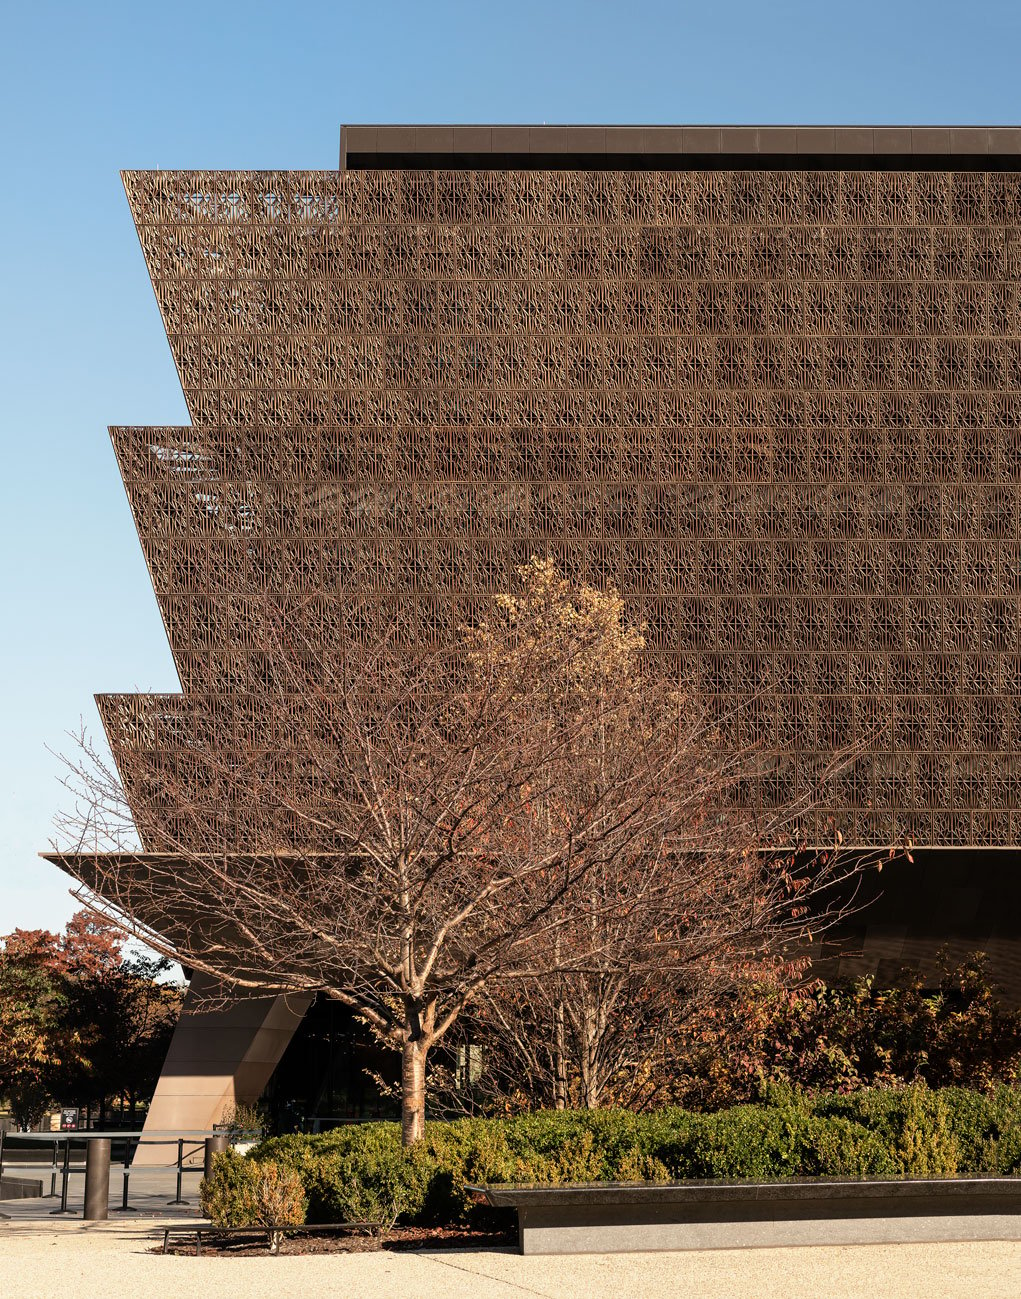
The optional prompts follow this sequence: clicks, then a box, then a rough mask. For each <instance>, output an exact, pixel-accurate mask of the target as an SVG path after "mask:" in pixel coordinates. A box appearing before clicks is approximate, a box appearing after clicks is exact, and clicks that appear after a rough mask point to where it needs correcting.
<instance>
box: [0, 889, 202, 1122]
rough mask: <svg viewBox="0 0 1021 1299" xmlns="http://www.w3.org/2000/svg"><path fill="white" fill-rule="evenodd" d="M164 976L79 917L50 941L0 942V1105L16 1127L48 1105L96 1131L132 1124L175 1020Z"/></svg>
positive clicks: (174, 992) (110, 929)
mask: <svg viewBox="0 0 1021 1299" xmlns="http://www.w3.org/2000/svg"><path fill="white" fill-rule="evenodd" d="M170 968H171V967H170V962H169V961H167V960H166V959H164V958H163V957H156V956H152V955H149V954H146V953H144V952H141V951H138V950H135V949H133V948H131V947H125V945H124V942H123V935H122V934H121V933H120V931H118V930H117V929H116V928H115V927H114V926H113V925H111V924H108V923H107V922H106V921H104V920H102V919H101V918H100V917H98V916H96V915H94V914H90V913H89V912H86V911H79V912H78V913H77V914H76V915H74V916H73V917H72V918H71V920H70V921H68V924H67V927H66V928H65V929H64V931H63V933H60V934H55V933H51V932H50V931H49V930H46V929H14V930H12V931H11V933H9V934H6V935H4V936H2V937H0V1101H2V1102H4V1103H6V1105H7V1106H8V1107H9V1108H10V1111H11V1117H12V1119H13V1121H14V1123H15V1125H16V1126H17V1127H21V1128H28V1127H31V1126H33V1125H34V1124H36V1123H38V1122H39V1120H40V1119H41V1118H42V1117H43V1115H44V1114H45V1113H46V1111H47V1110H48V1109H50V1108H51V1107H53V1106H56V1105H61V1106H64V1105H66V1106H75V1107H77V1108H79V1109H82V1110H84V1111H85V1118H86V1121H87V1122H89V1121H91V1122H92V1123H93V1124H99V1125H100V1126H102V1125H104V1124H106V1123H108V1122H111V1121H117V1122H127V1123H134V1122H135V1121H136V1119H137V1118H138V1117H139V1115H138V1110H139V1106H140V1105H143V1106H144V1105H145V1104H146V1103H147V1102H148V1100H149V1098H150V1097H151V1095H152V1092H153V1089H154V1088H155V1085H156V1080H157V1078H158V1077H159V1072H160V1069H161V1068H162V1065H163V1061H164V1058H165V1056H166V1052H167V1047H168V1045H169V1042H170V1035H171V1034H172V1032H173V1030H174V1025H175V1024H176V1022H177V1017H178V1014H179V1012H180V1006H181V989H180V987H179V986H178V985H177V984H175V983H173V982H171V981H168V980H167V979H166V977H165V976H166V974H167V972H168V971H169V970H170Z"/></svg>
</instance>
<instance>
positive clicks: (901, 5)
mask: <svg viewBox="0 0 1021 1299" xmlns="http://www.w3.org/2000/svg"><path fill="white" fill-rule="evenodd" d="M1019 12H1021V11H1019V10H1018V8H1017V6H1016V4H1011V3H983V0H975V2H974V3H972V4H970V5H965V4H964V3H962V2H961V0H958V2H957V3H955V4H947V3H942V2H941V0H929V2H928V3H922V2H921V0H885V3H875V2H874V0H857V2H856V3H845V4H831V3H826V2H825V0H811V2H808V3H803V2H799V3H783V2H782V0H780V2H778V3H774V4H763V3H760V2H757V3H744V2H743V3H726V2H724V0H709V2H706V0H703V2H702V3H699V4H692V3H688V0H675V2H674V3H652V2H651V0H626V2H625V0H620V2H619V3H604V2H602V0H580V2H574V0H572V2H571V3H563V2H558V0H545V2H544V3H538V4H537V3H531V0H527V2H526V0H508V2H506V3H487V0H474V2H470V3H443V2H442V0H433V2H432V3H424V2H422V0H419V2H418V3H409V2H407V0H400V2H389V3H388V2H387V0H375V2H372V0H369V2H368V3H360V4H350V3H345V2H344V0H335V3H307V2H304V0H291V2H290V3H286V4H285V3H283V0H278V3H276V4H265V3H260V0H247V2H246V3H243V4H242V3H225V2H223V0H204V3H195V2H194V0H167V2H166V3H158V2H157V3H148V4H147V3H138V2H137V0H135V2H134V3H131V4H120V3H110V2H109V0H95V2H94V3H93V4H91V5H85V4H81V3H69V2H66V3H62V4H54V3H47V0H34V3H31V4H21V5H11V6H9V7H8V9H7V11H6V16H5V19H4V22H3V27H2V47H0V105H2V123H3V126H2V141H3V144H2V163H3V165H2V168H0V176H2V178H3V186H4V193H3V195H2V202H0V258H2V263H0V412H2V414H0V431H2V437H3V458H2V461H0V492H2V520H3V530H4V533H3V551H2V577H0V581H2V591H0V597H2V598H0V618H2V622H0V626H2V629H3V634H2V637H0V688H2V689H3V692H4V694H3V705H2V712H0V718H2V726H3V736H2V744H0V791H2V794H0V933H2V932H6V931H7V930H9V929H10V928H12V927H13V926H15V925H23V926H37V925H44V924H45V925H49V926H57V925H60V924H62V923H63V921H64V920H65V919H66V918H67V916H68V915H69V914H70V911H71V910H72V905H73V904H72V903H71V901H70V899H69V898H68V896H67V886H66V882H65V881H64V878H63V876H61V875H60V873H59V872H58V871H56V870H55V869H53V868H51V867H49V866H47V865H45V864H44V863H42V862H40V861H39V860H38V858H37V857H36V853H37V851H38V850H39V849H41V848H45V847H46V846H47V844H48V841H49V836H50V821H51V818H52V815H53V812H54V810H55V808H56V807H57V805H58V803H59V801H60V798H61V790H60V789H59V787H58V785H57V783H56V773H57V765H56V763H55V761H54V760H53V759H52V758H51V757H50V755H49V754H48V753H47V751H46V745H51V746H56V747H58V748H59V747H61V744H62V736H63V732H64V731H65V730H66V728H68V727H74V726H75V725H76V724H77V722H78V720H79V718H80V717H84V718H85V720H86V722H87V723H88V724H89V725H90V726H93V727H97V728H98V722H97V721H96V718H95V714H94V710H93V706H92V694H93V692H94V691H97V690H99V691H102V690H133V689H142V690H150V689H151V690H168V689H169V690H173V689H176V688H177V680H176V676H175V673H174V669H173V665H172V663H171V658H170V654H169V652H168V650H167V646H166V643H165V640H164V637H163V633H162V628H161V625H160V619H159V615H158V613H157V609H156V603H155V601H154V599H153V596H152V591H151V588H150V586H149V580H148V576H147V574H146V570H145V566H144V564H143V561H142V556H141V552H140V550H139V547H138V544H137V541H136V538H135V533H134V528H133V525H132V522H131V518H130V515H129V513H128V509H127V506H126V504H125V501H124V496H123V492H122V490H121V486H120V480H119V477H118V474H117V469H116V466H115V464H114V460H113V456H112V454H111V452H110V448H109V444H108V440H107V434H106V426H107V425H108V424H134V423H138V424H159V423H184V422H186V419H187V416H186V412H185V406H184V401H183V399H182V397H181V392H180V388H179V386H178V383H177V378H176V373H175V371H174V368H173V365H172V363H171V359H170V352H169V349H168V347H167V343H166V339H165V337H164V334H163V329H162V326H161V323H160V319H159V315H158V312H157V310H156V306H155V302H154V300H153V296H152V291H151V289H150V286H149V280H148V276H147V274H146V271H145V267H144V265H143V262H142V256H141V253H140V252H139V249H138V244H137V242H136V239H135V235H134V231H133V229H132V225H131V221H130V219H129V216H128V209H127V204H126V202H125V200H124V195H123V192H122V190H121V185H120V181H119V178H118V172H119V170H120V169H121V168H122V167H202V168H212V167H314V168H321V167H333V166H336V164H337V155H338V138H339V128H340V124H341V123H342V122H360V121H361V122H473V121H474V122H508V121H509V122H528V123H539V122H544V121H545V122H579V123H581V122H620V123H628V122H646V123H655V122H667V123H677V122H683V123H697V122H779V123H782V122H826V123H843V122H856V123H873V122H903V121H909V122H917V123H928V122H939V123H945V122H952V123H963V124H969V123H996V124H1004V123H1007V124H1015V123H1018V122H1021V102H1019V99H1021V91H1019V79H1018V54H1019V46H1018V35H1019V26H1021V16H1019Z"/></svg>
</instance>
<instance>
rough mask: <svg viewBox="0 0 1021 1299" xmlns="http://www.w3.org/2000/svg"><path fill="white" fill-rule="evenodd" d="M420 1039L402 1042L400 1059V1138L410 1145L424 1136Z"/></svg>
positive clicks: (423, 1048) (423, 1051)
mask: <svg viewBox="0 0 1021 1299" xmlns="http://www.w3.org/2000/svg"><path fill="white" fill-rule="evenodd" d="M428 1050H429V1048H428V1046H427V1045H426V1043H424V1042H423V1041H422V1040H421V1039H417V1040H416V1039H411V1040H409V1041H407V1042H405V1043H404V1052H403V1057H402V1059H401V1140H402V1141H403V1143H404V1144H405V1145H406V1146H412V1145H414V1144H415V1142H416V1141H421V1140H422V1138H423V1137H424V1136H425V1057H426V1053H427V1051H428Z"/></svg>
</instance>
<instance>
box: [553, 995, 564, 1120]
mask: <svg viewBox="0 0 1021 1299" xmlns="http://www.w3.org/2000/svg"><path fill="white" fill-rule="evenodd" d="M553 1026H554V1031H553V1104H554V1106H555V1108H556V1109H558V1110H566V1109H567V1042H566V1033H565V1031H564V1003H563V1000H562V998H561V997H559V996H558V997H557V1001H556V1005H555V1006H554V1008H553Z"/></svg>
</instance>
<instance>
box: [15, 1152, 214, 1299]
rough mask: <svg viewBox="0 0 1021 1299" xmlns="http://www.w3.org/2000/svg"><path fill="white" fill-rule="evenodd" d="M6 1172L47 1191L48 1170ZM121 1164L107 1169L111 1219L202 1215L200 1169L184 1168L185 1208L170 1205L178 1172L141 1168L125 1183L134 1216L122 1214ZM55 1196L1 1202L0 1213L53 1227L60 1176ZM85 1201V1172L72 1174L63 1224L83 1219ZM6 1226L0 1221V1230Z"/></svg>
mask: <svg viewBox="0 0 1021 1299" xmlns="http://www.w3.org/2000/svg"><path fill="white" fill-rule="evenodd" d="M5 1172H7V1173H9V1174H10V1175H11V1176H12V1177H30V1178H35V1179H36V1180H38V1179H40V1178H41V1179H42V1183H43V1189H44V1190H45V1191H48V1190H49V1189H50V1170H49V1168H48V1167H45V1168H32V1167H28V1166H25V1165H15V1166H13V1167H8V1168H6V1169H5ZM122 1173H123V1165H121V1164H113V1165H112V1166H111V1168H110V1216H111V1219H112V1220H116V1219H117V1218H123V1219H127V1218H129V1217H130V1218H156V1219H160V1220H161V1221H169V1220H174V1219H181V1220H182V1221H184V1222H187V1221H189V1220H193V1219H198V1218H201V1216H202V1211H201V1210H200V1209H199V1182H200V1181H201V1180H202V1171H201V1169H196V1170H189V1169H185V1172H184V1177H183V1179H182V1199H184V1200H186V1201H187V1203H186V1204H184V1205H175V1204H171V1203H170V1201H171V1200H174V1199H176V1198H177V1169H176V1167H174V1168H140V1169H138V1170H137V1171H136V1172H133V1173H132V1174H131V1176H130V1178H129V1180H128V1204H129V1206H130V1207H131V1208H133V1209H135V1210H136V1212H135V1213H134V1214H123V1215H122V1214H121V1213H119V1212H118V1211H119V1209H120V1206H121V1204H122V1203H123V1189H124V1179H123V1177H122ZM56 1189H57V1195H56V1197H51V1196H48V1195H47V1196H43V1197H42V1199H38V1198H32V1199H27V1200H3V1201H0V1214H5V1215H6V1216H7V1218H8V1219H10V1220H11V1221H12V1222H36V1223H39V1224H42V1223H44V1222H45V1223H49V1224H51V1225H56V1224H57V1223H59V1222H60V1221H61V1219H60V1218H58V1217H56V1216H55V1215H54V1212H53V1211H54V1210H55V1209H59V1208H60V1177H59V1175H58V1177H57V1180H56ZM84 1198H85V1174H84V1172H73V1173H72V1174H71V1176H70V1177H69V1179H68V1184H67V1207H68V1209H69V1210H71V1213H70V1214H69V1216H68V1218H67V1219H65V1221H73V1220H74V1219H75V1218H77V1219H78V1220H79V1221H80V1220H81V1216H82V1203H83V1200H84ZM4 1225H5V1223H4V1221H3V1219H2V1218H0V1228H2V1227H3V1226H4ZM0 1296H2V1297H3V1299H6V1296H5V1295H4V1290H3V1285H2V1276H0Z"/></svg>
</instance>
